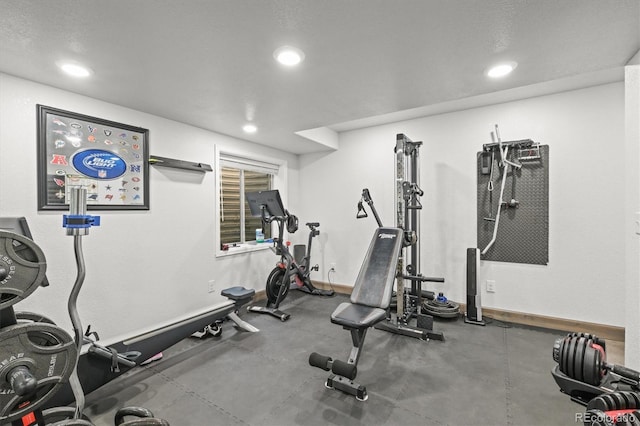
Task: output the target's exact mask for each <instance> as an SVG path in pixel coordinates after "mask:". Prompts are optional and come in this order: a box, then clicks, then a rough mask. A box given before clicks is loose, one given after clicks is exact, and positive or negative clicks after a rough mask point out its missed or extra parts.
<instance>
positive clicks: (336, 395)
mask: <svg viewBox="0 0 640 426" xmlns="http://www.w3.org/2000/svg"><path fill="white" fill-rule="evenodd" d="M346 300H347V297H346V296H342V295H337V296H335V297H332V298H322V297H317V296H309V295H304V294H302V293H300V292H296V291H292V292H290V293H289V295H288V297H287V299H286V300H285V302H284V303H283V304H282V306H281V307H282V309H283V310H284V311H286V312H289V313H290V314H291V319H290V320H289V321H287V322H284V323H283V322H281V321H280V320H278V319H276V318H273V317H271V316H268V315H260V314H255V313H243V314H242V318H243V319H245V320H247V321H248V322H250V323H251V324H253V325H254V326H256V327H258V328H259V329H260V332H259V333H248V332H244V331H240V330H238V329H236V328H235V327H234V326H233V323H230V322H226V323H225V324H224V326H223V333H222V336H221V337H219V338H216V337H207V338H205V339H195V338H187V339H185V340H183V341H182V342H180V343H179V344H177V345H176V346H174V347H173V348H171V349H169V350H167V351H165V353H164V358H163V359H162V360H160V361H157V362H154V363H152V364H150V365H148V366H146V367H141V368H138V369H136V370H133V371H131V372H129V373H127V374H125V375H124V376H121V377H120V378H118V379H117V380H115V381H113V382H111V383H109V384H107V385H106V386H104V387H102V388H100V389H98V390H97V391H95V392H94V393H92V394H90V395H89V396H88V398H87V404H86V410H85V412H86V414H87V415H89V417H91V419H92V421H93V422H94V423H95V424H96V425H98V426H111V425H113V416H114V414H115V412H116V411H117V409H118V408H120V407H123V406H128V405H139V406H144V407H146V408H148V409H150V410H151V411H153V412H154V414H155V415H156V416H157V417H162V418H164V419H166V420H167V421H169V422H170V424H171V425H172V426H204V425H207V426H208V425H274V426H275V425H403V426H405V425H571V424H581V422H576V413H583V412H584V409H583V407H581V406H580V405H578V404H576V403H573V402H571V400H570V399H569V398H568V397H567V396H566V395H563V394H561V393H560V391H559V390H558V387H557V386H556V384H555V382H554V381H553V378H552V377H551V374H550V370H551V368H552V367H553V365H554V362H553V360H552V358H551V353H552V345H553V342H554V340H555V339H556V338H557V337H561V336H563V335H564V333H561V332H557V333H553V332H549V331H540V330H535V329H530V328H523V327H518V326H509V325H507V324H503V323H500V322H494V323H492V324H489V325H487V326H486V327H479V326H473V325H468V324H465V323H464V322H463V321H462V319H459V320H457V321H448V320H436V324H435V327H434V329H436V330H437V331H442V332H443V333H444V335H445V339H446V340H445V341H444V342H441V341H435V340H431V341H421V340H417V339H413V338H409V337H403V336H399V335H395V334H390V333H387V332H384V331H380V330H375V329H370V331H369V332H368V334H367V337H366V340H365V343H364V350H363V353H362V355H361V358H360V363H359V365H358V378H357V380H358V381H359V382H360V383H361V384H363V385H365V386H366V387H367V390H368V392H369V399H368V401H366V402H360V401H357V400H356V399H355V398H354V397H352V396H350V395H346V394H344V393H342V392H339V391H336V390H331V389H326V388H325V387H324V381H325V379H326V378H327V376H328V372H325V371H322V370H320V369H318V368H313V367H311V366H309V365H308V357H309V354H310V353H311V352H313V351H316V352H319V353H321V354H323V355H330V356H333V357H334V359H335V358H338V359H342V360H346V358H347V355H348V354H349V351H350V348H351V337H350V334H349V332H348V331H346V330H343V329H342V328H341V327H340V326H337V325H334V324H331V323H330V321H329V316H330V314H331V312H332V311H333V309H334V308H335V307H336V306H337V305H338V304H339V303H341V302H343V301H346ZM261 303H264V302H261Z"/></svg>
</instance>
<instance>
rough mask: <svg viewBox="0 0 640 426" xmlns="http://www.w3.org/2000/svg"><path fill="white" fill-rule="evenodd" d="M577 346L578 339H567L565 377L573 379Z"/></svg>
mask: <svg viewBox="0 0 640 426" xmlns="http://www.w3.org/2000/svg"><path fill="white" fill-rule="evenodd" d="M577 344H578V337H572V338H571V339H569V347H568V351H567V371H566V375H567V376H569V377H571V378H575V376H574V374H573V369H574V366H575V357H576V347H577Z"/></svg>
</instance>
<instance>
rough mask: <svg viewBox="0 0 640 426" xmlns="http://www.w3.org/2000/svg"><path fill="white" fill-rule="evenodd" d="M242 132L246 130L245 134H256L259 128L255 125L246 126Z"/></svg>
mask: <svg viewBox="0 0 640 426" xmlns="http://www.w3.org/2000/svg"><path fill="white" fill-rule="evenodd" d="M242 130H244V132H245V133H255V132H257V131H258V128H257V127H256V126H254V125H253V124H245V125H244V126H242Z"/></svg>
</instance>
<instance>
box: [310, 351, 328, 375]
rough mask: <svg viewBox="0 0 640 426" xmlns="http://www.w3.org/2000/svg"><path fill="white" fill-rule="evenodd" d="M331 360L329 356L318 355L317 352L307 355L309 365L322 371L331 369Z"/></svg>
mask: <svg viewBox="0 0 640 426" xmlns="http://www.w3.org/2000/svg"><path fill="white" fill-rule="evenodd" d="M331 361H332V359H331V357H330V356H324V355H320V354H319V353H317V352H313V353H312V354H311V355H309V365H310V366H312V367H318V368H322V369H323V370H324V371H329V370H330V369H331V367H329V365H330V363H331Z"/></svg>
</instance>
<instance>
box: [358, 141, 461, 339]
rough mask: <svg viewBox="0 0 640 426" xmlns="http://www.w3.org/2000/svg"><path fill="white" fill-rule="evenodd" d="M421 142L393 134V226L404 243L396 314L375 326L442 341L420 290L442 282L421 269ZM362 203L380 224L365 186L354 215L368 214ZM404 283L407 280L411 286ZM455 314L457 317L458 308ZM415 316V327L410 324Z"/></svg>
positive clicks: (390, 315)
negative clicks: (401, 236)
mask: <svg viewBox="0 0 640 426" xmlns="http://www.w3.org/2000/svg"><path fill="white" fill-rule="evenodd" d="M421 145H422V142H413V141H411V139H409V138H408V137H407V136H405V135H404V134H402V133H400V134H398V135H397V136H396V146H395V149H394V152H395V154H396V163H395V164H396V166H395V182H396V196H395V212H396V226H397V227H398V228H400V229H402V230H403V241H404V243H403V249H402V252H401V255H400V258H399V260H398V276H397V280H396V285H397V290H396V294H397V307H396V315H395V317H394V316H393V315H392V313H391V311H389V312H388V315H387V321H386V322H381V323H379V324H377V325H376V328H377V329H379V330H384V331H389V332H392V333H397V334H401V335H404V336H409V337H415V338H418V339H423V340H425V339H435V340H444V334H443V333H442V332H436V331H433V316H432V315H429V314H427V313H425V312H424V310H425V299H427V297H426V296H427V294H426V293H425V292H423V289H422V284H423V283H425V282H444V278H436V277H426V276H423V275H422V274H421V272H420V241H419V235H420V220H419V212H420V210H421V209H422V204H421V203H420V197H421V196H422V195H423V194H424V192H423V191H422V189H420V185H419V178H420V161H419V148H420V146H421ZM363 202H366V203H367V204H368V205H369V207H370V208H371V211H372V212H373V215H374V217H375V219H376V222H377V223H378V226H379V227H382V221H381V220H380V217H379V216H378V213H377V212H376V210H375V207H374V204H373V200H372V199H371V194H370V193H369V190H368V189H366V188H365V189H363V191H362V197H361V199H360V202H358V213H357V215H356V217H357V218H359V219H360V218H363V217H367V213H366V210H365V207H364V204H363ZM405 264H406V266H405ZM405 283H410V286H407V285H405ZM432 298H433V296H432ZM454 316H457V311H456V312H455V314H454ZM414 317H415V318H416V326H412V325H410V324H409V323H410V321H411V320H412V318H414Z"/></svg>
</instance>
